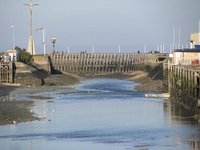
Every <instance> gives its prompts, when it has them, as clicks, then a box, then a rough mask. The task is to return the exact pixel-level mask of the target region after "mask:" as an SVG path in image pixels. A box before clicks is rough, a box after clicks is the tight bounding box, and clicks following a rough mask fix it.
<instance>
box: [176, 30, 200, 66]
mask: <svg viewBox="0 0 200 150" xmlns="http://www.w3.org/2000/svg"><path fill="white" fill-rule="evenodd" d="M173 64H174V65H199V64H200V32H198V33H191V35H190V48H189V49H175V50H174V52H173Z"/></svg>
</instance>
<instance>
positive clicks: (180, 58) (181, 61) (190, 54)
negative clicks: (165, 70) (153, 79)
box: [173, 49, 200, 65]
mask: <svg viewBox="0 0 200 150" xmlns="http://www.w3.org/2000/svg"><path fill="white" fill-rule="evenodd" d="M199 62H200V49H177V50H174V52H173V64H174V65H198V64H199Z"/></svg>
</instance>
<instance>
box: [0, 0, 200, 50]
mask: <svg viewBox="0 0 200 150" xmlns="http://www.w3.org/2000/svg"><path fill="white" fill-rule="evenodd" d="M27 3H29V0H23V1H20V2H18V1H12V0H7V1H0V13H1V16H0V20H1V25H0V26H1V28H0V39H1V40H0V52H5V51H7V50H8V49H12V41H13V29H14V30H15V45H16V46H19V47H20V48H25V49H27V47H28V37H29V10H28V7H26V6H24V4H27ZM33 3H36V4H39V6H35V7H34V8H33V34H34V40H35V47H36V53H37V54H38V53H39V54H42V53H43V46H42V33H41V32H40V31H35V29H36V28H39V27H43V28H45V31H46V42H47V52H48V53H49V52H51V50H52V44H51V38H52V37H53V36H55V37H56V40H57V41H56V49H58V50H60V51H68V47H69V51H70V53H80V52H81V51H88V52H91V53H92V51H93V45H94V50H95V52H96V53H118V51H119V45H120V51H121V53H132V52H134V53H137V51H138V50H139V51H140V52H141V53H142V52H144V51H147V52H148V51H152V50H158V49H159V50H160V49H161V47H163V46H162V45H164V48H165V50H166V51H167V52H169V49H170V44H171V45H172V43H173V28H176V36H175V37H176V41H175V43H176V44H178V40H179V39H178V36H179V26H180V29H181V32H180V34H181V37H180V41H181V44H180V45H181V48H182V47H184V48H186V47H189V39H190V33H192V32H198V30H199V29H198V28H199V25H198V23H199V20H200V16H198V14H200V9H199V6H200V1H199V0H190V1H183V0H176V1H173V0H168V1H166V0H161V1H156V0H152V1H151V2H149V1H148V0H141V1H135V0H125V1H124V0H119V1H117V2H116V1H115V0H109V1H108V0H74V1H70V0H60V1H59V2H56V1H53V0H49V1H48V3H46V2H44V1H41V0H33ZM183 10H184V11H183ZM11 26H13V27H11Z"/></svg>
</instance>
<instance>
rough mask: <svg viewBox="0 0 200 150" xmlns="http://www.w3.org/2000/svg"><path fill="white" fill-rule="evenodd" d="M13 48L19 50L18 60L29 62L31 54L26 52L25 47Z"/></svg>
mask: <svg viewBox="0 0 200 150" xmlns="http://www.w3.org/2000/svg"><path fill="white" fill-rule="evenodd" d="M15 49H16V50H17V51H18V52H19V62H23V63H25V64H30V63H31V61H32V55H31V54H30V53H28V52H26V49H21V48H20V47H15Z"/></svg>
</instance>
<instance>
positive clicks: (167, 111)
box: [0, 79, 200, 150]
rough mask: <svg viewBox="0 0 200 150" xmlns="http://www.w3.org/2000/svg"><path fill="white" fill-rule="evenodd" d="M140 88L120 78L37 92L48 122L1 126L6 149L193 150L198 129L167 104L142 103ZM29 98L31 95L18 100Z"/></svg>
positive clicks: (0, 135)
mask: <svg viewBox="0 0 200 150" xmlns="http://www.w3.org/2000/svg"><path fill="white" fill-rule="evenodd" d="M136 85H137V84H136V83H134V82H131V81H124V80H117V79H95V80H86V81H84V82H82V83H81V84H78V85H76V88H75V89H63V88H62V89H57V90H54V91H53V92H52V91H51V92H48V91H47V92H38V93H35V94H34V95H48V96H50V97H53V99H51V100H35V101H34V103H35V106H34V108H33V109H34V111H35V112H36V114H37V115H45V116H46V119H45V120H44V121H33V122H27V123H19V124H16V125H6V126H0V145H1V148H0V149H2V150H55V149H58V150H144V149H145V150H194V149H199V148H200V146H199V143H198V141H199V133H200V131H199V125H198V124H197V123H196V120H193V119H191V114H190V113H186V111H183V110H182V109H181V108H178V107H176V106H175V105H174V104H171V103H170V102H169V101H168V100H162V99H154V98H144V94H145V93H143V92H138V91H135V90H133V87H134V86H136ZM14 96H15V97H18V99H22V98H24V99H27V100H29V99H28V98H27V97H28V96H29V95H28V94H27V95H26V94H23V95H21V94H19V95H14Z"/></svg>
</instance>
